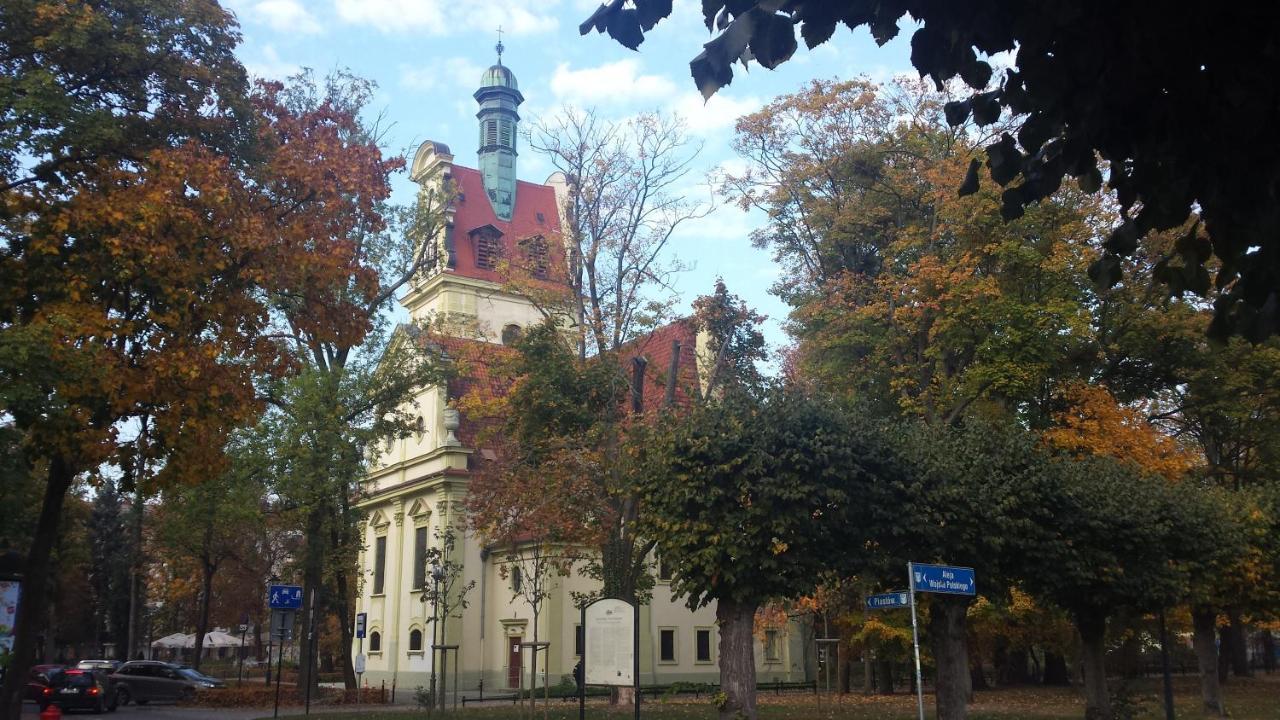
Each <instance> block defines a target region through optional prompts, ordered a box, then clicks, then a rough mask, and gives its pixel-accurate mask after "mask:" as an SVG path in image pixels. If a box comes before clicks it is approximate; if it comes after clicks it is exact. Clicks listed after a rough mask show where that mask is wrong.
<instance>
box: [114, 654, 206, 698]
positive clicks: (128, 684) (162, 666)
mask: <svg viewBox="0 0 1280 720" xmlns="http://www.w3.org/2000/svg"><path fill="white" fill-rule="evenodd" d="M111 679H112V680H113V681H114V682H115V684H116V685H117V686H118V687H119V693H120V704H121V705H128V704H129V701H130V700H132V701H134V702H136V703H138V704H139V705H146V704H147V703H149V702H151V701H152V700H190V699H191V698H193V697H195V694H196V688H198V687H208V686H207V685H204V684H202V683H199V682H196V681H195V680H192V679H191V678H189V677H187V676H186V675H184V674H183V673H182V670H181V668H179V667H178V666H177V665H174V664H172V663H167V662H158V661H155V660H133V661H130V662H127V663H125V664H124V665H121V666H120V669H119V670H118V671H116V673H115V674H114V675H112V676H111Z"/></svg>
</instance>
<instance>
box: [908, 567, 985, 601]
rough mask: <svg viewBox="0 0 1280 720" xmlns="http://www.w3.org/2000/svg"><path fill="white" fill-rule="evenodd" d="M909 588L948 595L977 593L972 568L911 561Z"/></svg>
mask: <svg viewBox="0 0 1280 720" xmlns="http://www.w3.org/2000/svg"><path fill="white" fill-rule="evenodd" d="M911 589H913V590H915V591H916V592H931V593H945V594H948V595H977V594H978V586H977V583H976V582H974V577H973V568H967V567H951V566H950V565H921V564H919V563H911Z"/></svg>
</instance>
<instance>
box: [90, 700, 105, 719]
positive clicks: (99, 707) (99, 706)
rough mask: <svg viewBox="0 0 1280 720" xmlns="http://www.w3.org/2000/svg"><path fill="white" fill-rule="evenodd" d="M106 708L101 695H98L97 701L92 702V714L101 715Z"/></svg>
mask: <svg viewBox="0 0 1280 720" xmlns="http://www.w3.org/2000/svg"><path fill="white" fill-rule="evenodd" d="M106 709H107V708H106V705H105V704H104V703H103V702H102V698H101V697H99V698H98V701H97V702H96V703H94V704H93V714H94V715H101V714H102V713H104V712H106Z"/></svg>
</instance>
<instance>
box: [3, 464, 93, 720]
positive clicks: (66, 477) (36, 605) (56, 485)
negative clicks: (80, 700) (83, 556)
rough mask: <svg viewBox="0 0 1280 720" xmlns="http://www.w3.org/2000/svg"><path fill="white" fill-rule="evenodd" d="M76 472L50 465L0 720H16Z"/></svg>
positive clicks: (24, 586)
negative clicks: (63, 511)
mask: <svg viewBox="0 0 1280 720" xmlns="http://www.w3.org/2000/svg"><path fill="white" fill-rule="evenodd" d="M75 475H76V472H75V469H74V468H72V467H71V464H70V463H69V462H67V461H66V459H64V458H62V457H55V458H53V459H52V460H51V461H50V463H49V480H48V483H47V484H46V485H45V491H44V500H43V502H42V503H41V506H40V518H39V519H38V520H37V521H36V529H35V535H34V536H33V537H32V538H31V550H30V553H29V554H28V555H27V565H26V571H25V572H24V574H23V582H22V595H21V597H20V598H19V599H18V616H17V619H16V622H15V624H14V629H13V634H14V638H13V656H12V657H11V659H10V663H9V668H8V669H7V670H6V671H5V674H4V684H3V686H0V720H19V716H21V714H22V695H23V691H24V690H26V685H27V674H28V672H29V671H30V670H31V666H32V665H33V664H34V663H33V661H34V660H35V649H36V635H37V634H38V632H39V630H40V624H41V615H42V612H41V611H42V609H43V608H45V607H46V606H47V605H48V603H49V601H48V590H49V555H50V553H51V551H52V549H53V545H54V542H55V541H56V540H57V538H58V524H59V521H60V520H61V519H62V506H63V504H64V502H65V501H66V499H67V490H69V489H70V488H71V481H72V480H74V479H75Z"/></svg>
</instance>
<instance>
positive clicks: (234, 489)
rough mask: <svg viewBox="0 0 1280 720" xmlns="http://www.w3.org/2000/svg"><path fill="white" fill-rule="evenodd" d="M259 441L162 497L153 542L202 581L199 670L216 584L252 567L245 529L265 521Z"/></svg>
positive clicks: (242, 442) (232, 449)
mask: <svg viewBox="0 0 1280 720" xmlns="http://www.w3.org/2000/svg"><path fill="white" fill-rule="evenodd" d="M253 442H254V441H253V440H252V439H251V438H248V437H246V436H245V435H243V434H241V435H240V436H239V437H237V438H235V439H234V440H233V441H232V442H231V443H230V444H229V445H228V447H227V450H226V452H227V455H228V458H229V459H228V462H227V463H226V468H225V470H223V471H222V472H220V473H219V474H218V475H217V476H215V477H208V478H203V479H200V480H197V479H195V478H188V479H186V482H180V483H176V484H174V485H171V486H170V487H168V488H166V489H164V490H163V491H162V492H161V493H160V498H159V503H158V505H157V512H156V515H157V517H156V519H155V521H154V528H153V532H152V534H153V537H154V539H155V544H156V545H157V546H158V548H159V549H160V550H161V553H162V556H163V557H164V558H166V562H168V563H170V564H172V565H174V566H175V567H176V568H179V569H180V570H181V571H187V572H191V573H192V574H193V575H194V576H195V577H196V578H198V582H199V588H198V595H197V601H196V607H195V635H196V639H195V649H194V650H193V656H192V660H191V662H192V665H193V666H194V667H195V668H196V669H197V670H199V669H200V663H201V660H202V658H201V655H202V654H203V652H202V651H203V648H204V639H205V633H207V632H209V627H210V625H209V617H210V612H211V611H212V610H213V608H214V605H215V598H214V581H215V579H216V578H217V576H218V573H219V571H222V570H225V569H226V567H227V566H228V565H230V564H231V563H234V562H246V561H248V560H249V558H248V557H247V553H246V552H245V550H246V542H245V540H246V539H247V534H246V533H245V528H251V527H259V526H261V525H262V524H263V523H264V521H265V512H266V504H267V498H266V493H267V487H268V486H267V479H266V477H265V473H264V467H263V465H262V462H261V457H260V456H259V455H258V453H257V452H256V451H255V449H254V448H253Z"/></svg>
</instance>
